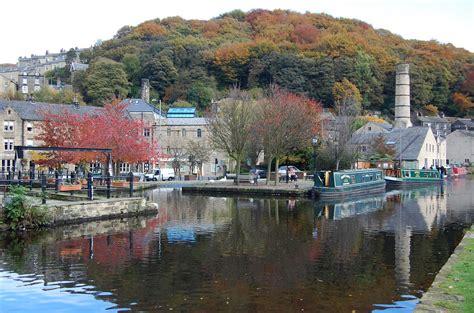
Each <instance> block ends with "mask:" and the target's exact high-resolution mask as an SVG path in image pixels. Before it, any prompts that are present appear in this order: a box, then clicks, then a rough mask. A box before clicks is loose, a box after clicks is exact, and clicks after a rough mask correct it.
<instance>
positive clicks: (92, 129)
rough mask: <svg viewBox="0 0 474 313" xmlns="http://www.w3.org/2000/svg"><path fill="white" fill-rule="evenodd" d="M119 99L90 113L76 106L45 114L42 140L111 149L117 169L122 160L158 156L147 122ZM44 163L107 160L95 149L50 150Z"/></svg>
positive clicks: (49, 143)
mask: <svg viewBox="0 0 474 313" xmlns="http://www.w3.org/2000/svg"><path fill="white" fill-rule="evenodd" d="M125 108H126V104H120V103H118V101H114V102H112V103H109V104H106V105H105V106H104V107H103V108H101V109H97V110H95V111H93V112H91V113H84V114H78V113H75V112H74V109H73V108H72V107H71V109H65V110H63V111H62V112H61V113H59V114H56V113H49V112H44V113H43V122H42V123H40V126H39V128H40V134H39V135H38V136H36V138H35V139H36V140H40V141H42V143H43V146H46V147H53V146H54V147H68V148H69V147H77V148H110V149H112V161H113V165H114V169H117V166H118V164H119V163H122V162H126V163H129V164H133V163H139V162H145V161H149V160H151V159H153V158H156V157H157V151H158V149H157V145H156V143H153V142H149V141H148V140H147V138H146V137H145V136H144V135H143V129H144V126H145V125H144V124H143V122H142V121H140V120H134V119H132V118H131V117H130V116H129V114H128V112H127V111H126V110H125ZM43 155H44V156H46V158H45V160H42V161H40V163H42V164H43V165H46V166H50V167H54V168H60V167H61V166H62V165H63V164H66V163H76V164H77V163H81V162H82V163H84V162H92V161H99V162H101V163H105V162H106V157H107V155H106V154H104V153H96V152H47V153H43Z"/></svg>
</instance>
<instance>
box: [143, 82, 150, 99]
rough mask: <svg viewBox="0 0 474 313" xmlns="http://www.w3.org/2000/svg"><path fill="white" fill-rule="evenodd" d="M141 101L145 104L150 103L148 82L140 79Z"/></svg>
mask: <svg viewBox="0 0 474 313" xmlns="http://www.w3.org/2000/svg"><path fill="white" fill-rule="evenodd" d="M142 100H143V101H145V102H146V103H150V80H149V79H146V78H143V79H142Z"/></svg>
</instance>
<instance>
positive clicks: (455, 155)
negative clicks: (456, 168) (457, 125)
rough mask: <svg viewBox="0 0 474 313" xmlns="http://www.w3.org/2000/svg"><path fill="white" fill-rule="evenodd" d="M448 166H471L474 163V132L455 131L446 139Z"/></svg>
mask: <svg viewBox="0 0 474 313" xmlns="http://www.w3.org/2000/svg"><path fill="white" fill-rule="evenodd" d="M446 142H447V149H448V152H447V156H446V157H447V161H446V162H448V163H449V164H465V165H471V164H472V162H473V161H474V131H469V130H456V131H453V132H452V133H450V134H449V135H448V137H446Z"/></svg>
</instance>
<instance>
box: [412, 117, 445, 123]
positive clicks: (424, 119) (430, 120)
mask: <svg viewBox="0 0 474 313" xmlns="http://www.w3.org/2000/svg"><path fill="white" fill-rule="evenodd" d="M418 120H419V121H420V122H426V123H449V121H448V120H447V119H446V118H442V117H439V116H418Z"/></svg>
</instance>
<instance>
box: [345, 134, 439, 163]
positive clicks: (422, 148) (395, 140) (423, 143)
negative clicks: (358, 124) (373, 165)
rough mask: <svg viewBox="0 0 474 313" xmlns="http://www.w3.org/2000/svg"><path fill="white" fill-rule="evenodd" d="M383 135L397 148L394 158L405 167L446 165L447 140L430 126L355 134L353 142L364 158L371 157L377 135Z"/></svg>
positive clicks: (386, 141) (388, 142)
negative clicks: (437, 135)
mask: <svg viewBox="0 0 474 313" xmlns="http://www.w3.org/2000/svg"><path fill="white" fill-rule="evenodd" d="M378 136H382V137H383V138H384V142H385V144H386V145H387V146H391V147H393V148H394V149H395V151H396V153H395V156H394V160H395V161H396V162H398V163H399V161H400V160H401V164H402V167H403V168H416V169H420V168H422V167H425V168H429V167H430V166H441V165H443V166H446V140H443V139H441V138H437V137H435V135H434V134H433V131H432V130H431V128H429V127H410V128H399V129H394V130H392V131H391V132H388V133H366V134H355V135H354V136H353V137H352V140H351V144H352V145H354V146H355V147H356V148H357V150H358V151H359V154H360V156H361V157H362V158H365V159H369V158H370V156H371V155H372V153H373V151H372V145H373V142H374V140H375V139H376V137H378Z"/></svg>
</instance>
